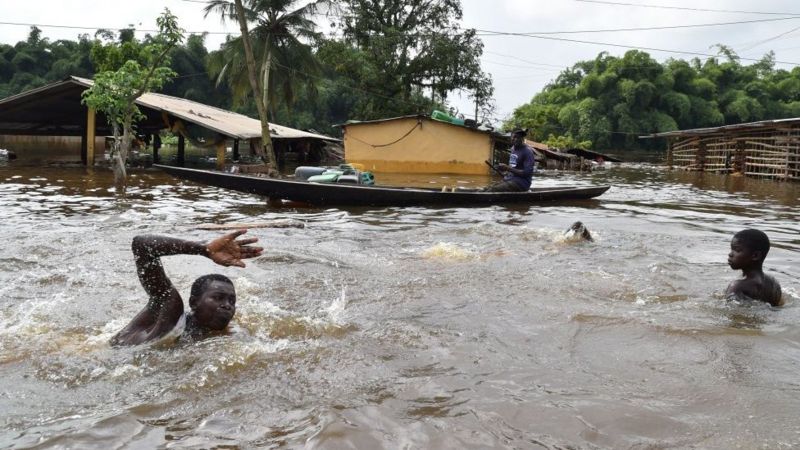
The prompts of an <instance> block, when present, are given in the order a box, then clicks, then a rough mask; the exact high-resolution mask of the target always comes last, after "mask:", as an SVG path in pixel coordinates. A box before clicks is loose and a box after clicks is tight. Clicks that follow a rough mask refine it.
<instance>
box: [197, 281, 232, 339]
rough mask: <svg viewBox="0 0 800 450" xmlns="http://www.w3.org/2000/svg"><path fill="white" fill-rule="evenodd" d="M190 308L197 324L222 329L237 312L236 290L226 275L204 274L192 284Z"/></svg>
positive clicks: (207, 327) (210, 328)
mask: <svg viewBox="0 0 800 450" xmlns="http://www.w3.org/2000/svg"><path fill="white" fill-rule="evenodd" d="M189 309H190V310H191V314H192V316H193V317H194V321H195V324H196V325H197V326H200V327H202V328H206V329H209V330H222V329H224V328H225V327H226V326H228V323H230V321H231V319H233V315H234V314H236V290H235V289H234V287H233V282H231V280H230V278H228V277H226V276H225V275H220V274H218V273H212V274H209V275H203V276H202V277H200V278H198V279H196V280H195V281H194V284H192V291H191V293H190V294H189Z"/></svg>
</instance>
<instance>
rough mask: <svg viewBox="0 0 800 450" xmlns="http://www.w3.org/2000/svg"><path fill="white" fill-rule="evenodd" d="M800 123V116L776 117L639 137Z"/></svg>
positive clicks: (680, 134)
mask: <svg viewBox="0 0 800 450" xmlns="http://www.w3.org/2000/svg"><path fill="white" fill-rule="evenodd" d="M795 123H798V124H800V117H792V118H789V119H775V120H762V121H759V122H746V123H736V124H732V125H723V126H721V127H709V128H692V129H689V130H677V131H665V132H663V133H653V134H646V135H644V136H639V139H650V138H656V137H675V136H697V135H702V134H713V133H720V132H725V131H734V130H741V129H747V128H766V127H769V126H772V125H786V124H790V125H791V124H795Z"/></svg>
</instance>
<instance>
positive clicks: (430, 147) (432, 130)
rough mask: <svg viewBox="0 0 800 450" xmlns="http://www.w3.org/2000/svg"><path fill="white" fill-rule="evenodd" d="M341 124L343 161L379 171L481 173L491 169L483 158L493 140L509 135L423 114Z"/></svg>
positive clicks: (489, 153) (505, 142) (505, 140)
mask: <svg viewBox="0 0 800 450" xmlns="http://www.w3.org/2000/svg"><path fill="white" fill-rule="evenodd" d="M342 128H343V130H344V157H345V160H346V161H347V162H349V163H357V164H363V165H364V169H365V170H369V171H371V172H378V173H380V172H383V173H452V174H469V175H484V174H488V173H489V171H490V170H491V169H489V166H487V165H486V163H485V161H487V160H489V161H491V160H492V153H493V149H494V146H495V145H496V143H497V144H499V145H500V146H501V147H505V146H507V145H508V138H504V137H503V136H502V135H499V134H496V133H493V132H491V131H485V130H478V129H473V128H468V127H465V126H460V125H453V124H450V123H446V122H440V121H437V120H433V119H431V118H429V117H427V116H408V117H398V118H394V119H384V120H375V121H369V122H351V123H347V124H345V125H342ZM497 140H500V142H499V143H498V142H497Z"/></svg>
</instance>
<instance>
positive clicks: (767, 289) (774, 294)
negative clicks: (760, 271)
mask: <svg viewBox="0 0 800 450" xmlns="http://www.w3.org/2000/svg"><path fill="white" fill-rule="evenodd" d="M761 283H762V284H761V294H762V300H764V301H765V302H768V303H770V304H772V305H773V306H781V305H783V300H784V299H783V291H782V290H781V285H780V283H778V280H776V279H775V278H774V277H772V276H770V275H767V274H764V277H763V279H762V281H761Z"/></svg>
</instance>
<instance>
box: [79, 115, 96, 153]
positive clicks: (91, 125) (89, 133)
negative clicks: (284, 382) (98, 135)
mask: <svg viewBox="0 0 800 450" xmlns="http://www.w3.org/2000/svg"><path fill="white" fill-rule="evenodd" d="M94 137H95V113H94V109H92V108H86V126H85V127H84V128H83V133H81V163H82V164H83V165H84V166H86V167H92V166H94Z"/></svg>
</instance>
